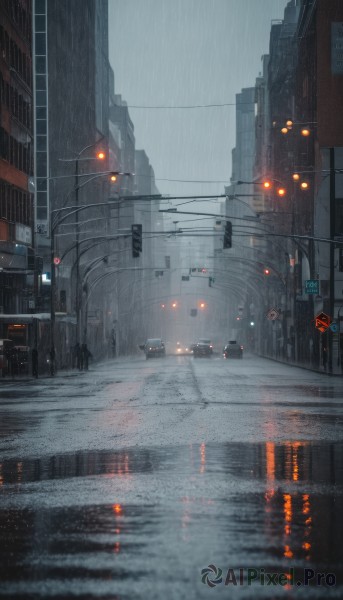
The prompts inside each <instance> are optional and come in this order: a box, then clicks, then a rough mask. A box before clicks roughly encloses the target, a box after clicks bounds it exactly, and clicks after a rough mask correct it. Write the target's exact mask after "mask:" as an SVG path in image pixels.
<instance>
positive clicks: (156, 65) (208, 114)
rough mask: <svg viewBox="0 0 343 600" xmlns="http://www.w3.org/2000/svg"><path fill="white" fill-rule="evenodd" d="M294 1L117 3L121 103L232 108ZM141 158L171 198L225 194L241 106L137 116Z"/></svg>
mask: <svg viewBox="0 0 343 600" xmlns="http://www.w3.org/2000/svg"><path fill="white" fill-rule="evenodd" d="M286 3H287V0H109V35H110V61H111V64H112V67H113V69H114V73H115V86H116V93H120V94H122V96H123V98H124V99H125V100H126V101H127V103H128V104H129V106H130V105H139V106H165V105H167V106H170V105H172V106H179V105H183V106H184V105H197V104H216V103H219V104H221V103H230V102H232V103H234V102H235V94H236V93H238V92H239V91H240V90H241V88H242V87H250V86H253V85H254V83H255V78H256V77H257V76H258V74H259V72H260V70H261V56H262V54H266V53H268V47H269V32H270V25H271V20H272V19H281V18H283V11H284V8H285V6H286ZM130 115H131V118H132V121H133V123H134V126H135V136H136V148H137V149H141V148H144V149H145V151H146V153H147V154H148V156H149V158H150V162H151V164H152V166H153V168H154V170H155V176H156V179H157V186H158V188H159V190H160V191H161V192H162V193H167V194H184V193H185V194H193V193H194V194H196V193H198V194H205V193H208V194H220V193H223V186H224V183H214V184H196V183H177V182H168V181H159V180H160V179H163V178H166V179H186V180H211V181H212V180H214V181H223V182H225V181H226V182H228V181H229V179H230V175H231V150H232V148H233V147H234V145H235V108H234V106H226V107H218V108H217V107H213V108H195V109H191V108H189V109H165V110H164V109H135V108H131V109H130Z"/></svg>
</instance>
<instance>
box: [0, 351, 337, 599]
mask: <svg viewBox="0 0 343 600" xmlns="http://www.w3.org/2000/svg"><path fill="white" fill-rule="evenodd" d="M200 362H201V364H200V365H198V364H194V361H192V359H190V358H185V359H183V360H182V359H181V360H180V359H177V360H172V359H167V360H166V361H165V362H163V363H161V361H159V360H156V361H151V363H153V364H149V366H146V365H145V363H143V362H142V361H137V362H136V363H134V366H135V368H134V369H132V368H128V366H129V363H128V362H127V363H126V362H125V361H122V362H121V363H120V362H117V363H116V364H115V366H114V365H113V363H112V364H111V365H103V366H102V367H99V369H101V377H99V379H100V380H101V385H99V386H97V381H96V379H95V375H94V373H93V374H92V373H90V374H87V375H85V376H84V377H77V376H76V377H75V380H70V379H69V380H68V381H67V380H66V381H63V380H62V379H61V380H60V381H59V384H60V385H59V386H58V385H56V386H53V387H52V386H51V382H50V381H49V380H45V381H42V382H39V383H37V382H34V383H32V387H34V392H35V393H34V394H31V392H32V391H33V389H30V388H29V393H28V395H27V397H26V399H25V398H23V396H22V395H21V394H18V396H16V394H15V385H16V384H15V383H13V384H8V386H7V388H6V386H4V387H3V388H2V389H1V394H2V398H3V403H2V402H1V401H0V413H1V425H0V433H1V435H0V444H1V449H2V453H1V457H2V458H1V459H0V539H1V545H0V558H1V560H0V598H6V600H10V599H12V598H13V599H15V600H20V599H22V598H23V599H24V598H25V599H31V598H32V599H37V598H54V599H59V600H62V599H63V600H67V599H68V600H69V599H70V598H74V597H77V598H78V599H79V600H80V599H83V600H86V599H87V600H89V599H91V598H94V599H98V600H100V599H101V600H105V599H106V600H114V599H117V598H118V599H119V598H120V599H125V598H130V599H131V598H143V599H146V598H149V599H150V598H156V599H157V598H163V597H166V598H168V599H169V598H176V599H181V600H182V599H187V600H188V599H193V598H194V599H196V598H212V597H220V598H235V597H239V598H252V597H254V598H255V597H256V598H298V597H299V598H328V597H336V598H341V597H342V596H343V556H342V549H341V540H342V534H343V441H342V409H341V402H340V401H341V399H342V395H339V394H341V391H342V387H341V382H340V380H339V379H332V380H331V379H330V380H328V378H327V377H325V376H319V375H315V374H309V373H306V372H302V371H301V370H299V369H294V370H293V369H290V368H289V367H284V366H280V365H274V364H273V363H269V362H268V361H262V360H259V359H250V360H247V361H246V362H244V363H243V364H241V362H240V363H239V365H236V363H235V365H232V366H230V367H229V368H228V366H227V363H226V362H224V361H220V360H217V361H216V360H212V361H211V360H203V361H200ZM161 364H163V365H164V366H163V370H161ZM114 371H115V377H113V372H114ZM290 373H292V379H291V382H289V381H290ZM98 375H99V373H98V374H97V377H98ZM276 376H278V377H279V382H280V385H279V386H278V385H277V384H276V382H275V379H276ZM239 377H240V378H241V383H240V384H238V378H239ZM311 379H313V380H314V381H311ZM56 381H57V380H56ZM115 381H116V382H117V383H115ZM233 381H234V385H233V386H232V385H230V383H232V382H233ZM328 381H329V382H330V385H328ZM80 383H87V385H85V386H84V387H81V386H80ZM331 383H332V385H331ZM30 385H31V384H30ZM52 389H54V390H55V391H54V392H52ZM58 389H59V390H60V393H59V395H57V391H58ZM83 389H84V390H85V393H84V395H83V394H82V390H83ZM295 390H297V391H296V392H295ZM20 391H22V390H20ZM54 394H56V395H54ZM225 400H226V402H225ZM56 430H57V431H58V434H56ZM63 430H64V435H62V431H63ZM294 432H296V433H297V434H298V433H300V434H301V435H300V436H299V437H295V436H294ZM309 433H310V434H311V436H309ZM101 443H102V444H103V446H102V447H100V446H101ZM208 565H212V567H211V569H210V580H211V579H212V580H215V581H217V584H216V585H214V587H215V589H213V588H212V587H210V586H209V585H208V584H207V583H206V579H205V583H203V582H202V577H201V571H202V569H204V568H206V567H208ZM229 568H231V569H233V572H234V573H236V575H237V580H239V572H240V569H245V570H247V569H248V568H250V569H255V570H259V569H264V572H265V573H277V574H283V573H285V574H286V575H285V577H286V579H285V581H284V585H282V586H281V585H279V586H273V585H269V586H267V585H261V583H259V582H255V583H254V584H253V586H251V587H250V586H248V584H247V581H246V577H247V572H246V571H245V575H244V577H245V579H244V585H239V584H237V585H236V586H235V585H234V584H233V583H232V581H231V583H229V582H227V585H225V581H226V577H227V572H228V569H229ZM214 569H216V570H217V580H216V577H215V574H214ZM218 569H221V570H222V575H221V577H219V575H218V573H219V571H218ZM304 569H308V570H310V569H312V570H313V572H315V573H317V572H320V573H324V574H328V573H331V574H334V575H335V578H336V585H333V586H331V585H327V584H326V585H321V586H317V585H314V583H315V577H313V578H312V579H311V582H310V583H311V584H312V585H311V587H310V589H309V588H307V587H304V586H297V585H296V581H298V580H299V581H300V580H302V577H303V572H304ZM292 573H293V575H292ZM231 577H232V573H231ZM292 577H293V579H294V585H293V579H292ZM219 579H221V581H219ZM329 583H330V580H329Z"/></svg>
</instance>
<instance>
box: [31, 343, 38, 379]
mask: <svg viewBox="0 0 343 600" xmlns="http://www.w3.org/2000/svg"><path fill="white" fill-rule="evenodd" d="M31 359H32V375H33V377H36V379H37V378H38V350H37V348H33V350H32V355H31Z"/></svg>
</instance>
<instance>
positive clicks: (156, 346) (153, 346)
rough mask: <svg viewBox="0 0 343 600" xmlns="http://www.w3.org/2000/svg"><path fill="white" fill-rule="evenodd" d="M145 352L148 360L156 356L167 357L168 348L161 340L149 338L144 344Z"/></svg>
mask: <svg viewBox="0 0 343 600" xmlns="http://www.w3.org/2000/svg"><path fill="white" fill-rule="evenodd" d="M144 352H145V356H146V358H147V359H148V358H152V357H154V356H156V357H157V356H165V355H166V348H165V345H164V343H163V341H162V340H161V339H160V338H149V339H148V340H147V341H146V342H145V344H144Z"/></svg>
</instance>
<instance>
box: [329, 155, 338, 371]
mask: <svg viewBox="0 0 343 600" xmlns="http://www.w3.org/2000/svg"><path fill="white" fill-rule="evenodd" d="M335 183H336V182H335V149H334V148H330V239H331V240H333V239H334V237H335V208H336V197H335V196H336V185H335ZM329 302H330V306H329V315H330V317H331V319H334V317H335V314H334V313H335V244H334V243H331V244H330V291H329ZM328 336H329V338H328V341H329V348H328V350H329V360H328V368H329V373H332V365H333V332H332V331H331V329H329V332H328Z"/></svg>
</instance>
